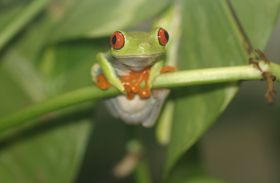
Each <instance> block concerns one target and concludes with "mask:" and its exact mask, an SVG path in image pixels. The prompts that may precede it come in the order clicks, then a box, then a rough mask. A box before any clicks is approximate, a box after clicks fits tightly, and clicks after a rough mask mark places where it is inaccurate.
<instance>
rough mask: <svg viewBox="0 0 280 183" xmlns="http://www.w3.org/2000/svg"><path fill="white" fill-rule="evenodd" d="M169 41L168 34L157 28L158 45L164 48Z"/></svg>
mask: <svg viewBox="0 0 280 183" xmlns="http://www.w3.org/2000/svg"><path fill="white" fill-rule="evenodd" d="M168 39H169V34H168V32H167V31H166V30H165V29H163V28H159V30H158V41H159V44H161V45H162V46H165V45H166V44H167V42H168Z"/></svg>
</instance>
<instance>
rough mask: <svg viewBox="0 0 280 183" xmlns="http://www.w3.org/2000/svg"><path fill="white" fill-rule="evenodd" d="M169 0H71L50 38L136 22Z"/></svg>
mask: <svg viewBox="0 0 280 183" xmlns="http://www.w3.org/2000/svg"><path fill="white" fill-rule="evenodd" d="M168 1H169V0H162V1H160V3H159V2H158V1H157V0H134V1H131V0H120V1H115V0H95V1H92V0H84V1H75V2H74V3H72V4H71V7H72V8H69V11H66V12H65V14H64V16H63V19H62V20H61V22H59V23H58V26H57V28H56V31H55V33H54V34H53V35H52V40H53V41H62V40H65V39H77V38H79V37H100V36H104V35H108V34H111V33H112V32H113V31H115V30H118V29H123V28H126V27H128V26H132V25H137V24H139V22H141V21H143V20H147V19H148V18H151V17H153V16H155V15H157V14H158V13H159V11H161V10H162V9H163V8H164V7H166V5H167V4H168Z"/></svg>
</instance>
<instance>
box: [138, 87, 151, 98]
mask: <svg viewBox="0 0 280 183" xmlns="http://www.w3.org/2000/svg"><path fill="white" fill-rule="evenodd" d="M138 94H139V96H140V97H141V98H142V99H147V98H149V97H150V96H151V90H150V89H149V88H145V89H143V90H141V91H140V92H139V93H138Z"/></svg>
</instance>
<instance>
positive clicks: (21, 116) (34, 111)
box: [0, 62, 280, 132]
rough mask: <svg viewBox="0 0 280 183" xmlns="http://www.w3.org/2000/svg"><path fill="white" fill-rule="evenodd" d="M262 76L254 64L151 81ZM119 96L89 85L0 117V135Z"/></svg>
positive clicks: (276, 69)
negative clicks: (68, 109)
mask: <svg viewBox="0 0 280 183" xmlns="http://www.w3.org/2000/svg"><path fill="white" fill-rule="evenodd" d="M259 65H260V67H261V69H262V71H266V72H271V73H272V74H273V75H274V76H276V79H277V81H280V66H279V65H277V64H273V63H271V64H266V63H264V62H261V63H260V64H259ZM260 79H262V73H261V72H260V70H258V69H257V68H255V67H254V66H253V65H246V66H235V67H221V68H208V69H197V70H188V71H177V72H174V73H167V74H162V75H160V76H159V77H158V78H157V79H156V80H155V82H154V86H153V88H174V87H180V86H194V85H204V84H213V83H226V82H234V81H243V80H260ZM117 94H119V92H118V91H117V90H116V89H113V88H112V89H109V90H106V91H103V90H100V89H98V88H96V87H93V86H90V87H85V88H81V89H78V90H75V91H71V92H69V93H66V94H63V95H59V96H56V97H54V98H51V99H48V100H46V101H44V102H41V103H38V104H34V105H32V106H30V107H27V108H25V109H22V110H20V111H18V112H15V113H13V114H10V115H8V116H5V117H2V118H0V132H2V131H5V130H7V129H9V128H11V127H13V126H17V125H21V124H27V123H28V122H29V121H30V120H34V119H36V118H38V117H40V116H43V115H46V114H48V113H50V112H53V111H57V110H60V109H63V108H66V107H70V106H73V105H76V104H80V103H83V102H89V101H92V100H96V99H100V98H104V97H111V96H114V95H117Z"/></svg>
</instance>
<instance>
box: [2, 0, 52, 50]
mask: <svg viewBox="0 0 280 183" xmlns="http://www.w3.org/2000/svg"><path fill="white" fill-rule="evenodd" d="M47 3H49V1H48V0H33V1H31V3H29V4H28V5H27V6H26V7H25V8H24V9H23V10H22V12H21V13H20V14H19V15H18V16H17V18H16V19H15V20H13V21H11V23H10V24H9V25H8V26H7V27H5V28H4V29H2V31H1V32H0V50H2V49H3V47H4V46H5V45H6V44H7V43H8V42H9V41H10V40H11V39H12V38H13V37H14V36H15V35H16V34H17V33H18V32H19V31H20V30H21V29H22V28H23V27H24V26H25V25H26V24H27V23H29V21H30V20H32V19H33V18H34V17H35V16H36V15H37V14H38V13H39V12H41V11H42V9H43V8H45V6H46V5H47Z"/></svg>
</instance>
